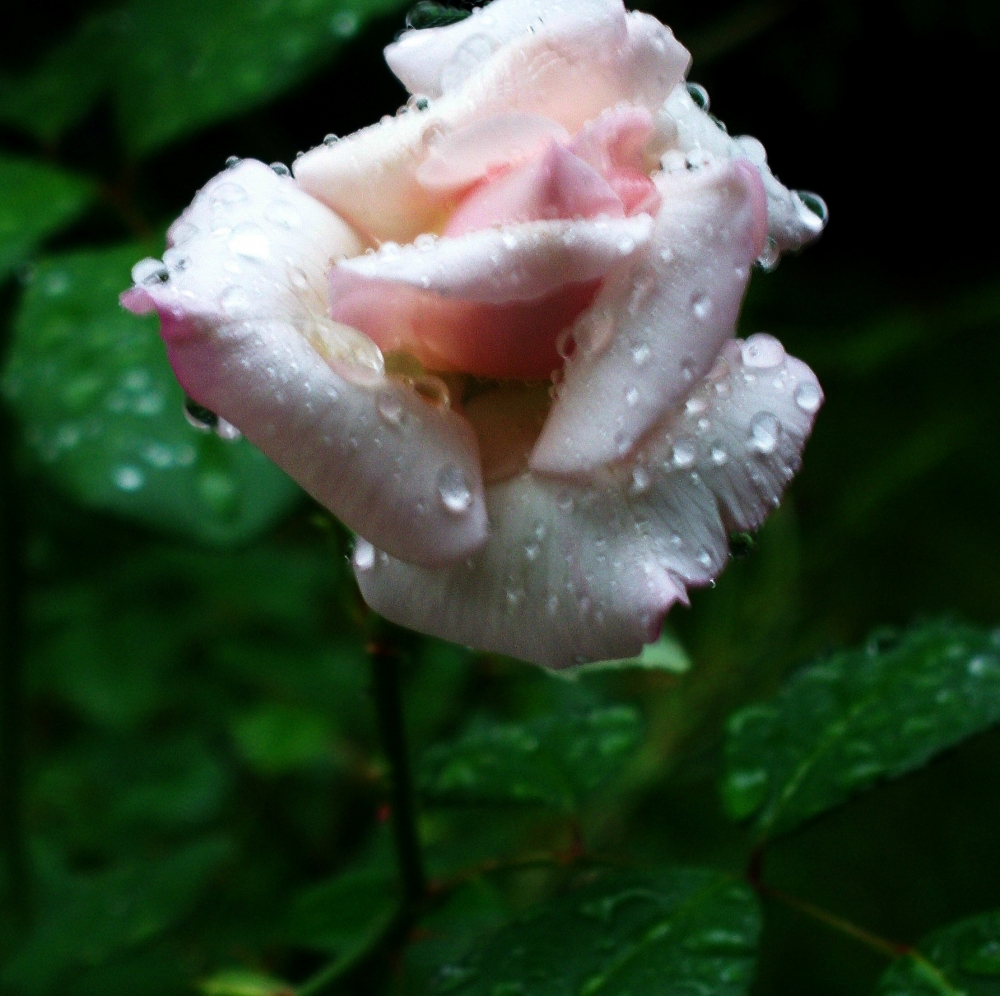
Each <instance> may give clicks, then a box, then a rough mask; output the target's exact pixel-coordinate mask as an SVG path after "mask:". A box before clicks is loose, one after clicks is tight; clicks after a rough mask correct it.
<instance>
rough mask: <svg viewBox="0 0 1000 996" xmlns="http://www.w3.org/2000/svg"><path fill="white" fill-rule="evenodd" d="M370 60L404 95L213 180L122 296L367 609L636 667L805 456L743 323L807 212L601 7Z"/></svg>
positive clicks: (533, 6) (617, 16) (681, 53)
mask: <svg viewBox="0 0 1000 996" xmlns="http://www.w3.org/2000/svg"><path fill="white" fill-rule="evenodd" d="M386 58H387V60H388V62H389V65H390V66H391V67H392V69H393V71H394V72H395V73H396V75H397V76H398V77H399V78H400V79H401V80H402V81H403V83H404V84H405V85H406V86H407V88H408V89H409V90H410V91H411V93H413V95H414V97H413V98H412V99H411V100H410V102H409V105H408V108H404V109H401V112H400V113H398V114H397V115H396V116H395V117H386V118H384V119H383V120H382V121H381V122H380V123H379V124H376V125H374V126H372V127H370V128H366V129H365V130H363V131H360V132H358V133H357V134H354V135H351V136H350V137H349V138H345V139H343V140H341V141H334V140H332V139H331V140H329V141H328V142H326V143H324V144H323V145H321V146H319V147H318V148H316V149H313V150H312V151H311V152H309V153H307V154H306V155H304V156H301V157H300V158H299V159H298V160H297V161H296V163H295V167H294V178H293V177H292V176H289V175H287V173H288V171H287V170H284V169H279V170H277V171H275V170H272V169H271V168H269V167H267V166H265V165H262V164H261V163H258V162H254V161H247V160H244V161H242V162H239V163H237V164H235V165H233V166H232V167H230V168H229V169H227V170H226V171H225V172H223V173H221V174H220V175H219V176H217V177H215V178H214V179H212V180H211V181H209V183H208V184H207V185H206V186H205V188H204V189H203V190H202V191H201V192H200V193H199V194H198V196H197V197H196V198H195V200H194V203H193V204H192V205H191V206H190V207H189V208H188V209H187V210H186V211H185V212H184V214H183V215H182V216H181V218H180V219H179V220H178V221H177V222H176V223H175V224H174V225H173V227H172V228H171V229H170V232H169V235H168V246H169V248H168V250H167V252H166V255H165V257H164V260H163V264H164V265H163V266H159V267H157V265H155V264H153V263H151V262H149V261H144V263H142V264H140V265H139V266H138V267H137V268H136V272H135V274H134V275H135V277H136V285H135V286H134V287H133V288H131V289H130V290H129V291H127V292H126V293H125V294H124V295H123V297H122V300H123V303H124V304H125V306H126V307H127V308H129V309H131V310H132V311H135V312H137V313H144V312H148V311H152V310H156V311H157V312H158V313H159V315H160V319H161V325H162V335H163V338H164V341H165V342H166V345H167V350H168V352H169V356H170V361H171V363H172V364H173V367H174V370H175V371H176V373H177V377H178V379H179V380H180V382H181V384H182V385H183V386H184V388H185V390H186V391H187V392H188V394H189V395H191V397H192V398H194V399H195V400H196V401H197V402H198V403H199V404H201V405H204V406H205V407H207V408H210V409H211V410H212V411H214V412H217V413H218V414H219V415H220V416H221V417H222V418H224V419H225V420H226V421H228V422H231V423H232V424H233V425H235V426H237V427H238V428H239V429H240V430H242V432H243V433H244V434H245V435H246V436H247V437H248V438H249V439H250V440H252V441H253V442H254V443H255V444H256V445H257V446H259V447H260V448H261V449H262V450H263V451H264V452H265V453H267V454H268V455H269V456H270V457H271V458H272V459H273V460H275V461H276V462H277V463H278V464H279V465H280V466H281V467H283V468H284V469H285V470H286V471H287V472H288V473H289V474H291V475H292V477H294V478H295V479H296V480H297V481H298V482H299V483H300V484H301V485H302V486H303V487H304V488H305V489H306V490H307V491H309V493H310V494H312V495H313V496H314V497H315V498H316V499H317V500H318V501H320V502H321V503H322V504H323V505H325V506H326V507H327V508H329V509H330V510H331V511H332V512H334V513H335V514H336V515H338V516H339V517H340V518H341V519H342V520H343V521H344V522H345V523H346V524H347V525H348V526H349V527H350V528H351V529H353V530H354V531H355V532H356V533H357V534H358V541H357V546H356V548H355V552H354V558H353V561H354V569H355V572H356V575H357V579H358V583H359V584H360V586H361V590H362V592H363V594H364V597H365V598H366V600H367V601H368V603H369V604H370V605H371V606H372V607H373V608H374V609H376V610H377V611H378V612H380V613H381V614H382V615H384V616H386V617H387V618H389V619H391V620H393V621H395V622H397V623H400V624H402V625H405V626H409V627H412V628H413V629H416V630H420V631H422V632H424V633H432V634H435V635H437V636H441V637H445V638H447V639H449V640H454V641H457V642H459V643H464V644H468V645H470V646H473V647H478V648H483V649H488V650H495V651H500V652H502V653H505V654H510V655H512V656H515V657H520V658H523V659H525V660H530V661H535V662H537V663H539V664H544V665H548V666H551V667H562V666H564V665H568V664H572V663H575V662H581V661H592V660H602V659H608V658H621V657H629V656H633V655H635V654H636V653H638V651H639V650H640V649H641V648H642V646H643V644H645V643H647V642H650V641H652V640H654V639H656V637H657V635H658V633H659V630H660V625H661V623H662V620H663V617H664V615H665V613H666V612H667V611H668V610H669V609H670V607H671V606H672V605H673V604H674V603H675V602H678V601H680V602H686V601H687V590H688V589H689V588H690V587H691V586H697V585H705V584H708V583H709V582H710V581H711V580H712V579H713V578H714V577H715V576H716V575H717V574H718V573H719V572H720V571H721V570H722V568H723V566H724V565H725V563H726V559H727V551H728V534H729V533H730V532H731V531H733V530H752V529H757V528H758V527H759V526H760V525H761V523H762V522H763V521H764V518H765V517H766V515H767V513H768V511H769V510H770V509H772V508H774V507H775V506H776V505H777V504H778V502H779V500H780V498H781V494H782V491H783V490H784V488H785V486H786V485H787V483H788V482H789V480H790V479H791V478H792V476H793V475H794V474H795V472H796V470H797V469H798V467H799V463H800V455H801V452H802V447H803V445H804V443H805V440H806V438H807V436H808V435H809V432H810V430H811V428H812V424H813V419H814V417H815V414H816V412H817V410H818V408H819V406H820V404H821V402H822V399H823V395H822V392H821V391H820V388H819V385H818V383H817V381H816V378H815V376H814V375H813V373H812V372H811V371H810V370H809V368H808V367H806V366H805V365H804V364H803V363H801V362H800V361H798V360H796V359H793V358H791V357H789V356H787V355H786V354H785V351H784V349H783V348H782V346H781V344H780V343H779V342H778V341H777V340H776V339H774V338H772V337H770V336H768V335H764V334H758V335H753V336H751V337H750V338H748V339H747V340H746V341H741V340H739V339H735V338H734V330H735V327H736V322H737V319H738V316H739V310H740V304H741V301H742V299H743V295H744V292H745V290H746V287H747V282H748V280H749V278H750V272H751V267H752V266H753V263H754V261H755V260H757V259H758V258H761V257H763V258H764V259H765V260H770V261H772V262H773V261H776V259H777V256H778V254H780V252H781V251H782V250H785V249H797V248H799V247H800V246H802V245H803V244H804V243H806V242H807V241H809V240H810V239H812V238H813V237H814V236H816V235H817V234H818V233H819V232H820V230H821V229H822V227H823V223H824V220H825V219H824V218H823V217H821V216H820V214H818V213H817V212H818V211H820V210H821V202H819V201H818V199H816V200H813V201H812V202H810V201H809V199H808V197H806V196H799V195H798V194H796V193H794V192H791V191H789V190H787V189H786V188H785V187H783V186H782V185H781V184H780V183H778V181H777V180H776V179H775V178H774V177H773V176H772V174H771V172H770V171H769V169H768V167H767V164H766V157H765V154H764V150H763V148H762V146H761V145H760V143H759V142H757V141H756V140H755V139H751V138H731V137H730V136H729V135H727V134H726V133H725V131H724V130H722V129H721V128H720V127H719V125H718V124H717V123H716V122H715V120H714V119H713V118H711V117H710V116H709V115H708V114H706V113H705V111H704V110H703V109H702V107H701V106H700V102H697V101H695V100H694V99H692V96H691V92H690V91H689V88H688V86H687V85H686V84H685V83H684V76H685V73H686V71H687V69H688V64H689V62H690V58H689V56H688V53H687V52H686V51H685V49H684V48H682V47H681V45H679V44H678V43H677V41H675V39H674V37H673V35H672V34H671V33H670V31H669V30H668V29H667V28H665V27H664V26H663V25H661V24H660V23H659V22H658V21H656V20H655V19H654V18H652V17H650V16H648V15H646V14H642V13H638V12H633V13H626V11H625V9H624V7H623V6H622V3H621V0H573V2H572V3H568V2H563V0H494V2H493V3H492V4H490V5H489V6H488V7H484V8H482V9H480V10H476V11H474V12H473V16H471V17H469V18H467V19H466V20H464V21H461V22H459V23H456V24H453V25H450V26H447V27H439V28H431V29H427V30H421V31H412V30H411V31H407V32H406V33H405V34H403V35H402V37H401V38H400V39H399V41H397V42H396V43H395V44H393V45H390V46H389V47H388V49H387V50H386ZM694 92H695V94H697V90H695V91H694ZM404 111H405V113H404ZM824 214H825V212H824Z"/></svg>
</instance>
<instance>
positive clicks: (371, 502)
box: [123, 162, 486, 564]
mask: <svg viewBox="0 0 1000 996" xmlns="http://www.w3.org/2000/svg"><path fill="white" fill-rule="evenodd" d="M170 240H171V241H172V242H173V243H174V248H172V249H170V250H168V252H167V253H166V255H165V257H164V261H165V262H166V263H167V264H168V266H169V267H170V270H171V272H170V279H169V281H168V282H166V283H159V282H156V283H152V284H145V285H141V286H137V287H134V288H132V289H131V290H130V291H127V292H126V293H125V294H124V295H123V303H124V304H125V305H126V307H128V308H130V309H131V310H133V311H137V312H145V311H151V310H153V309H155V310H156V311H158V312H159V314H160V318H161V331H162V335H163V337H164V340H165V341H166V344H167V350H168V354H169V356H170V361H171V364H172V365H173V367H174V370H175V372H176V373H177V377H178V379H179V380H180V382H181V384H182V385H183V386H184V387H185V389H186V390H187V392H188V393H189V394H190V395H191V396H192V397H193V398H194V399H195V400H196V401H197V402H198V403H199V404H202V405H205V406H206V407H207V408H210V409H211V410H212V411H214V412H217V413H218V414H219V415H220V416H221V417H222V418H224V419H226V421H228V422H231V423H232V424H233V425H235V426H237V427H238V428H239V429H240V430H241V431H242V432H243V433H244V434H245V435H246V436H247V437H248V438H249V439H250V440H251V441H252V442H254V443H255V444H256V445H257V446H259V447H260V448H261V449H262V450H263V451H264V452H265V453H266V454H267V455H268V456H270V457H271V458H272V459H273V460H274V461H275V462H276V463H277V464H278V465H279V466H280V467H282V468H283V469H284V470H286V471H287V472H288V473H289V474H290V475H291V476H292V477H294V478H295V479H296V480H297V481H298V482H299V483H300V484H301V485H302V486H303V487H304V488H305V489H306V490H307V491H309V492H310V493H311V494H312V495H313V496H314V497H315V498H316V499H317V500H318V501H319V502H321V503H322V504H323V505H325V506H326V507H328V508H329V509H330V510H331V511H333V512H334V513H335V514H336V515H337V516H338V517H339V518H341V519H342V520H343V521H344V522H345V523H346V524H347V525H348V526H350V527H351V528H354V529H359V528H363V529H364V530H365V531H366V533H367V534H368V535H370V536H372V537H378V539H377V542H378V543H379V544H380V545H381V546H383V547H384V548H385V549H391V550H393V551H394V552H396V553H397V554H398V555H399V556H403V557H406V558H407V559H409V560H412V561H414V562H422V563H426V564H442V563H446V562H448V561H449V560H451V559H453V558H455V557H460V556H464V555H465V554H467V553H469V552H470V551H472V550H475V549H476V548H477V547H479V546H480V545H481V544H482V543H483V541H484V540H485V537H486V517H485V506H484V503H483V489H482V481H481V475H480V470H479V460H478V450H477V445H476V441H475V437H474V434H473V433H472V431H471V429H470V427H469V426H468V424H467V423H466V422H465V420H464V419H462V418H461V417H459V416H458V415H456V414H454V413H452V412H448V411H439V410H437V409H435V408H433V407H432V406H430V405H428V404H427V403H426V402H424V401H423V400H422V399H421V398H419V397H418V396H417V395H416V393H415V392H414V391H413V390H412V389H409V388H407V387H405V386H404V385H402V384H400V383H397V382H395V381H392V380H388V379H386V378H384V377H382V376H381V375H380V374H379V373H378V372H377V371H376V370H372V369H369V368H366V367H363V366H357V365H355V364H353V363H352V362H351V358H352V355H356V356H359V357H360V359H362V360H365V359H367V360H368V361H369V362H371V359H372V357H375V358H378V357H377V351H376V350H375V348H374V347H373V346H372V345H371V343H369V342H368V341H367V340H365V339H363V338H362V337H361V336H359V335H358V334H357V333H355V332H353V331H352V330H349V329H339V328H338V327H337V326H335V325H334V323H332V322H330V321H329V320H328V319H327V318H326V317H325V309H326V304H327V291H326V283H327V280H326V273H325V272H324V271H325V269H326V268H327V266H328V265H329V261H330V260H331V259H335V258H337V257H338V256H340V255H342V254H344V253H351V254H353V253H356V252H358V251H359V249H360V243H359V242H358V240H357V237H356V236H355V235H354V234H353V233H352V232H351V231H350V229H349V228H348V227H347V226H346V225H345V224H344V223H343V222H342V221H341V220H340V219H339V218H338V217H337V216H336V215H334V214H333V213H331V212H330V211H329V210H328V209H327V208H325V207H323V205H321V204H319V203H318V202H316V201H314V200H313V199H312V198H310V197H309V196H308V195H306V194H304V193H303V192H302V191H301V190H300V189H299V188H298V186H297V185H296V184H295V183H294V181H292V180H291V179H287V178H279V177H277V176H276V175H275V174H274V173H273V172H272V171H271V170H270V169H269V168H268V167H266V166H264V165H262V164H260V163H255V162H244V163H241V164H240V165H239V166H237V167H235V168H234V169H232V170H228V171H227V172H225V173H222V174H220V175H219V176H217V177H216V178H215V179H213V180H211V181H210V182H209V183H208V184H207V185H206V187H205V188H204V190H202V191H201V193H200V194H199V195H198V197H197V198H196V199H195V201H194V203H193V204H192V205H191V207H190V208H188V210H187V211H186V212H185V213H184V215H182V217H181V219H180V220H179V221H178V222H177V223H175V225H174V226H173V227H172V228H171V230H170ZM321 351H325V352H326V354H327V356H326V358H324V356H323V355H321ZM366 351H367V356H366ZM456 481H461V482H463V484H462V487H464V488H465V490H466V492H467V495H463V496H462V501H457V500H456V499H455V493H456V488H457V485H456V483H455V482H456ZM442 482H444V483H445V484H446V485H447V489H449V490H447V495H448V496H449V501H450V506H449V501H446V500H445V498H443V497H442V491H441V488H442ZM458 490H461V489H460V488H458ZM458 506H463V507H461V508H459V507H458Z"/></svg>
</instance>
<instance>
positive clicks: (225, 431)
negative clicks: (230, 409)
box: [215, 418, 243, 443]
mask: <svg viewBox="0 0 1000 996" xmlns="http://www.w3.org/2000/svg"><path fill="white" fill-rule="evenodd" d="M215 434H216V435H217V436H218V437H219V439H221V440H223V442H226V443H235V442H236V441H237V440H239V439H242V438H243V433H242V432H240V430H239V429H237V428H236V426H235V425H233V423H232V422H227V421H226V420H225V419H224V418H220V419H219V420H218V421H217V422H216V424H215Z"/></svg>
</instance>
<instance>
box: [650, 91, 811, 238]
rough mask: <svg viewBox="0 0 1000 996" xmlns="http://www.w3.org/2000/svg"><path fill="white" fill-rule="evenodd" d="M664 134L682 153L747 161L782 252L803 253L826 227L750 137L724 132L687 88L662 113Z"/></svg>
mask: <svg viewBox="0 0 1000 996" xmlns="http://www.w3.org/2000/svg"><path fill="white" fill-rule="evenodd" d="M659 117H660V122H659V124H660V130H661V132H663V133H664V134H665V135H666V136H671V137H672V136H674V135H676V138H674V139H673V142H672V143H671V144H673V145H674V147H675V148H678V149H680V151H681V152H685V153H691V152H698V151H701V152H706V153H708V154H709V155H711V156H714V157H717V158H720V159H746V160H749V161H750V162H752V163H753V164H754V166H756V167H757V169H758V171H759V172H760V176H761V179H762V180H763V182H764V189H765V191H766V192H767V213H768V234H769V235H770V236H771V238H772V239H774V242H775V248H776V249H777V250H778V251H779V252H785V251H786V250H795V249H801V248H802V246H804V245H805V244H806V243H808V242H811V241H812V240H813V239H815V238H816V237H817V236H818V235H819V234H820V232H822V231H823V229H824V228H825V227H826V219H825V218H821V217H819V216H818V215H817V214H815V213H814V212H813V211H811V210H810V209H809V207H808V206H807V205H806V203H805V201H803V200H802V198H801V197H800V196H799V195H798V193H796V192H795V191H794V190H789V189H788V188H787V187H786V186H785V185H784V184H783V183H781V182H780V181H779V180H778V179H777V178H776V177H775V175H774V174H773V173H772V172H771V170H770V167H769V166H768V165H767V153H766V152H765V150H764V146H763V145H761V143H760V142H759V141H757V139H755V138H752V137H750V136H749V135H741V136H738V137H733V136H730V135H728V134H727V133H726V132H725V131H723V130H722V128H720V127H719V126H718V124H716V122H715V121H714V120H713V119H712V117H711V116H710V115H709V114H707V113H706V112H705V111H704V110H702V108H701V107H699V106H698V104H696V103H695V102H694V100H692V98H691V95H690V93H688V90H687V87H686V86H684V85H683V84H682V85H680V86H677V87H675V88H674V90H673V91H672V92H671V94H670V96H669V97H668V98H667V100H666V102H665V103H664V105H663V107H662V108H661V110H660V114H659Z"/></svg>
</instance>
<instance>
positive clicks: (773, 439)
mask: <svg viewBox="0 0 1000 996" xmlns="http://www.w3.org/2000/svg"><path fill="white" fill-rule="evenodd" d="M780 439H781V423H780V422H779V421H778V418H777V416H776V415H773V414H772V413H771V412H758V413H757V414H756V415H754V417H753V420H752V421H751V423H750V440H749V444H748V445H749V447H750V449H751V450H753V451H754V452H755V453H762V454H764V455H765V456H766V455H768V454H770V453H773V452H774V451H775V450H776V449H777V448H778V441H779V440H780Z"/></svg>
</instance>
